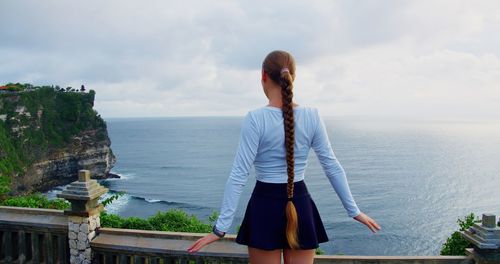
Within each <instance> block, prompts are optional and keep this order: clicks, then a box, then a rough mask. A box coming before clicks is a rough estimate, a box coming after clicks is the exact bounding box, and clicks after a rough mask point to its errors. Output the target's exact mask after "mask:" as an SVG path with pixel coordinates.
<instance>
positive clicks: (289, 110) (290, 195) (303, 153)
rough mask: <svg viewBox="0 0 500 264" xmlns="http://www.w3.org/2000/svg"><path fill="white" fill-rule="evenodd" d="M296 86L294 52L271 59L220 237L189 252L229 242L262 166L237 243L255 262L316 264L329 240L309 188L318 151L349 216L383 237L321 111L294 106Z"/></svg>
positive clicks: (245, 134)
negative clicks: (357, 195) (357, 196)
mask: <svg viewBox="0 0 500 264" xmlns="http://www.w3.org/2000/svg"><path fill="white" fill-rule="evenodd" d="M294 79H295V60H294V58H293V57H292V56H291V55H290V54H289V53H287V52H285V51H273V52H271V53H269V54H268V55H267V56H266V58H265V59H264V62H263V64H262V79H261V83H262V87H263V89H264V93H265V94H266V96H267V98H268V99H269V104H268V105H267V106H264V107H261V108H258V109H254V110H251V111H249V112H248V113H247V115H246V116H245V118H244V121H243V125H242V129H241V137H240V142H239V146H238V150H237V153H236V157H235V160H234V163H233V167H232V170H231V173H230V175H229V178H228V180H227V182H226V186H225V187H226V188H225V191H224V198H223V201H222V205H221V213H220V215H219V218H218V219H217V221H216V223H215V225H214V226H213V230H212V231H213V232H212V233H209V234H208V235H206V236H205V237H203V238H200V239H198V240H197V241H196V242H194V243H193V244H192V245H191V246H190V247H189V248H188V249H187V251H188V252H190V253H193V252H197V251H198V250H200V249H201V248H202V247H204V246H205V245H207V244H209V243H212V242H213V241H216V240H218V239H220V238H221V237H223V236H224V235H225V233H226V232H227V230H228V229H229V227H230V226H231V223H232V220H233V217H234V213H235V211H236V207H237V204H238V201H239V197H240V194H241V191H242V189H243V186H244V185H245V184H246V182H247V179H248V175H249V169H250V167H251V166H252V165H254V166H255V172H256V176H255V177H256V180H257V181H256V184H255V188H254V190H253V192H252V195H251V197H250V200H249V202H248V205H247V208H246V211H245V216H244V218H243V221H242V224H241V226H240V229H239V230H238V235H237V237H236V243H238V244H242V245H247V246H248V254H249V260H250V262H251V263H280V261H281V253H282V252H283V259H284V261H285V263H296V264H297V263H313V259H314V255H315V249H316V248H317V247H318V244H319V243H323V242H326V241H328V236H327V234H326V231H325V228H324V226H323V223H322V220H321V217H320V215H319V212H318V210H317V208H316V205H315V203H314V201H313V200H312V198H311V196H310V194H309V192H308V190H307V187H306V185H305V182H304V171H305V167H306V164H307V157H308V154H309V150H310V148H313V149H314V151H315V153H316V155H317V157H318V159H319V161H320V163H321V165H322V167H323V170H324V171H325V174H326V176H327V177H328V179H329V181H330V183H331V185H332V187H333V188H334V190H335V191H336V193H337V195H338V196H339V198H340V199H341V201H342V205H343V206H344V208H345V209H346V210H347V214H348V216H350V217H353V218H354V219H356V220H357V221H359V222H361V223H363V224H365V225H366V226H367V227H368V228H369V229H370V230H371V231H372V232H374V233H375V232H376V230H380V226H379V225H378V224H377V223H376V222H375V221H374V220H373V219H371V218H370V217H369V216H367V215H366V214H364V213H363V212H361V211H360V210H359V208H358V207H357V205H356V202H355V201H354V199H353V197H352V195H351V192H350V189H349V186H348V183H347V179H346V176H345V172H344V170H343V168H342V167H341V165H340V164H339V163H338V161H337V159H336V158H335V155H334V153H333V150H332V148H331V145H330V141H329V139H328V135H327V133H326V128H325V125H324V122H323V120H322V118H321V117H320V115H319V113H318V110H317V109H316V108H313V107H304V106H299V105H297V104H296V103H294V102H293V100H292V99H293V91H292V88H293V81H294Z"/></svg>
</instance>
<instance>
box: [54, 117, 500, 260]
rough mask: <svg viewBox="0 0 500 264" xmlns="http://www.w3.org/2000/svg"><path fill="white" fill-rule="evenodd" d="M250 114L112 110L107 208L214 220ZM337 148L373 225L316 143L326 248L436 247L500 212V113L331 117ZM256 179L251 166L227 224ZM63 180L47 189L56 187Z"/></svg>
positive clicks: (371, 251) (427, 251)
mask: <svg viewBox="0 0 500 264" xmlns="http://www.w3.org/2000/svg"><path fill="white" fill-rule="evenodd" d="M242 118H243V117H164V118H108V119H106V123H107V126H108V132H109V136H110V139H111V142H112V143H111V148H112V149H113V152H114V153H115V155H116V157H117V163H116V165H115V167H114V168H113V169H112V172H113V173H116V174H119V175H121V178H120V179H106V180H102V181H100V182H101V184H103V185H105V186H106V187H108V188H109V189H110V190H111V191H110V193H109V194H108V196H109V195H110V194H113V193H114V192H116V191H124V192H126V195H124V196H122V197H120V199H118V200H116V201H114V202H113V203H112V204H111V205H109V207H108V209H107V211H108V212H110V213H116V214H119V215H121V216H139V217H144V218H146V217H148V216H151V215H154V214H155V213H156V212H157V211H166V210H168V209H170V208H179V209H182V210H185V211H186V212H187V213H188V214H194V215H196V216H197V217H198V218H200V219H201V220H203V221H206V222H208V216H209V215H210V214H211V213H212V212H213V211H219V210H220V205H221V202H222V196H223V192H224V185H225V182H226V180H227V178H228V176H229V173H230V169H231V165H232V163H233V159H234V155H235V153H236V147H237V145H238V140H239V133H240V126H241V122H242ZM324 120H325V124H326V126H327V130H328V133H329V137H330V140H331V143H332V146H333V149H334V152H335V154H336V156H337V158H338V159H339V161H340V163H341V164H342V166H343V167H344V169H345V171H346V174H347V178H348V181H349V186H350V188H351V192H352V194H353V196H354V199H355V201H356V203H357V204H358V206H359V208H360V209H361V211H363V212H365V213H366V214H368V215H369V216H370V217H372V218H373V219H375V220H376V221H377V223H379V224H380V226H381V227H382V230H380V231H378V232H377V233H372V232H371V231H370V230H369V229H368V228H367V227H366V226H364V225H363V224H361V223H359V222H357V221H355V220H354V219H352V218H349V217H348V216H347V213H346V211H345V209H344V208H343V207H342V204H341V202H340V200H339V199H338V197H337V195H336V193H335V191H334V189H333V188H332V187H331V185H330V183H329V181H328V179H327V178H326V176H325V174H324V173H323V171H322V168H321V165H320V164H319V162H318V160H317V158H316V155H315V154H314V151H313V150H311V152H310V156H309V162H308V167H307V169H306V173H305V182H306V185H307V186H308V189H309V192H310V193H311V196H312V198H313V200H314V201H315V203H316V205H317V206H318V210H319V211H320V214H321V217H322V220H323V223H324V225H325V228H326V229H327V233H328V236H329V238H330V241H328V242H326V243H322V244H320V247H321V249H322V250H323V251H324V252H325V253H326V254H346V255H439V252H440V249H441V247H442V244H443V243H444V242H445V241H446V238H447V237H448V236H450V235H451V233H453V231H455V230H458V224H457V219H458V218H463V217H464V216H465V215H467V214H469V213H471V212H473V213H475V214H476V215H478V216H481V214H482V213H486V212H489V213H495V214H496V215H497V216H500V195H499V191H500V175H499V172H500V159H499V157H500V123H499V122H458V121H454V122H437V121H401V120H399V121H398V120H373V119H363V118H352V119H349V118H333V117H324ZM254 185H255V175H254V172H253V171H252V172H251V174H250V176H249V179H248V181H247V184H246V185H245V188H244V191H243V193H242V194H241V196H240V201H239V205H238V208H237V212H236V214H235V218H234V221H233V225H232V227H231V230H230V231H229V233H235V232H236V226H237V225H239V224H240V223H241V220H242V218H243V214H244V212H245V208H246V204H247V202H248V199H249V198H250V194H251V191H252V189H253V187H254ZM62 187H63V186H60V187H56V188H54V189H53V190H52V191H49V192H47V193H46V195H48V196H54V195H55V193H57V192H59V191H60V190H61V188H62Z"/></svg>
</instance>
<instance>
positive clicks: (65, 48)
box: [0, 0, 500, 121]
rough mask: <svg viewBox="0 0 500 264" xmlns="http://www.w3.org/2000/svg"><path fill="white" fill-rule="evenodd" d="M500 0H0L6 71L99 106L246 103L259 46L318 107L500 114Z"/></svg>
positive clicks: (131, 113) (210, 107)
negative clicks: (286, 56)
mask: <svg viewBox="0 0 500 264" xmlns="http://www.w3.org/2000/svg"><path fill="white" fill-rule="evenodd" d="M499 32H500V1H498V0H491V1H488V0H483V1H458V0H449V1H439V0H429V1H426V0H414V1H410V0H394V1H370V0H363V1H361V0H359V1H356V0H345V1H331V0H330V1H226V0H217V1H186V0H184V1H157V0H148V1H128V0H127V1H124V0H110V1H97V0H90V1H66V0H60V1H52V0H46V1H39V0H32V1H27V0H2V1H1V2H0V83H7V82H21V83H32V84H35V85H47V84H48V85H51V84H53V85H60V86H62V87H67V86H72V87H80V85H81V84H84V85H85V87H86V88H87V89H93V90H95V91H96V99H95V109H96V110H97V111H98V112H99V113H100V114H101V116H102V117H104V118H111V117H165V116H243V115H245V114H246V112H247V111H249V110H251V109H255V108H258V107H261V106H264V105H267V104H268V99H267V98H266V96H265V94H264V93H263V90H262V86H261V82H260V78H261V76H260V71H261V65H262V60H263V59H264V57H265V56H266V55H267V54H268V53H269V52H271V51H273V50H277V49H279V50H285V51H288V52H290V53H291V54H292V55H293V56H294V57H295V60H296V63H297V73H296V74H297V76H296V79H295V82H294V101H295V102H297V103H298V104H299V105H306V106H313V107H317V108H318V109H319V110H320V112H321V114H322V115H325V116H338V117H358V116H362V117H378V118H403V119H414V118H417V119H432V120H434V119H439V120H494V121H500V103H499V102H500V34H499Z"/></svg>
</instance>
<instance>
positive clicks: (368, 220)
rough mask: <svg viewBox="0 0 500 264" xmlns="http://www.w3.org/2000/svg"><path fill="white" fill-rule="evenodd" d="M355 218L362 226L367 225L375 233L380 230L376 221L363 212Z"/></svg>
mask: <svg viewBox="0 0 500 264" xmlns="http://www.w3.org/2000/svg"><path fill="white" fill-rule="evenodd" d="M353 218H354V219H356V220H357V221H359V222H361V223H362V224H365V225H366V226H367V227H368V228H370V230H371V231H372V232H373V233H375V232H377V231H375V230H380V226H379V225H378V224H377V222H375V220H373V219H371V218H370V217H369V216H368V215H366V214H365V213H363V212H361V213H360V214H358V215H357V216H355V217H353Z"/></svg>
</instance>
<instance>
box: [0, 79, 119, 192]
mask: <svg viewBox="0 0 500 264" xmlns="http://www.w3.org/2000/svg"><path fill="white" fill-rule="evenodd" d="M20 87H21V88H20V89H19V90H17V91H9V92H7V91H4V92H2V93H0V194H8V195H19V194H26V193H31V192H33V191H44V190H47V189H49V188H51V187H54V186H56V185H61V184H67V183H70V182H72V181H75V180H76V179H77V178H78V176H77V173H78V170H80V169H88V170H90V171H91V175H92V177H93V178H106V177H108V175H109V174H108V173H109V171H110V169H111V168H112V167H113V165H114V163H115V161H116V158H115V156H114V154H113V152H112V150H111V148H110V145H111V141H110V139H109V137H108V133H107V127H106V122H105V121H104V120H103V119H102V118H101V117H100V115H99V114H98V113H97V111H95V110H94V109H93V106H94V98H95V92H94V91H93V90H90V91H89V92H84V91H75V90H74V89H72V90H71V91H70V90H69V89H68V90H63V89H58V88H53V87H51V86H42V87H33V86H31V85H28V86H27V87H23V85H20ZM26 88H27V89H26Z"/></svg>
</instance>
